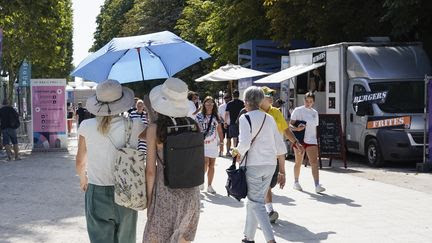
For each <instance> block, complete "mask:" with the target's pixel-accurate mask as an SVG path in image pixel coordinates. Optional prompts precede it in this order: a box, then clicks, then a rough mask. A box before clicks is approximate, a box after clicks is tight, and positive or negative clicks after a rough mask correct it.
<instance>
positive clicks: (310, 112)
mask: <svg viewBox="0 0 432 243" xmlns="http://www.w3.org/2000/svg"><path fill="white" fill-rule="evenodd" d="M291 120H292V121H305V122H306V128H305V136H304V140H303V141H304V142H305V143H307V144H318V141H317V134H316V127H317V126H318V125H319V123H318V122H319V120H318V112H317V111H316V110H315V109H314V108H310V109H309V108H306V107H305V106H304V105H303V106H299V107H296V108H295V109H294V110H293V112H292V114H291Z"/></svg>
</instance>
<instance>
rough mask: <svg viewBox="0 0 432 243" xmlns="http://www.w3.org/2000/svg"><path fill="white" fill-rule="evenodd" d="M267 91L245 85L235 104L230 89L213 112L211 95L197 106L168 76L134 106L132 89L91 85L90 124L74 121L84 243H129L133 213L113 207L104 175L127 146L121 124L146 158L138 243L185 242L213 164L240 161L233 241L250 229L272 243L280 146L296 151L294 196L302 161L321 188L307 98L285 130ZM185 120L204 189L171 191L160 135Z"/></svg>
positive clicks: (282, 180)
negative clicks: (191, 128) (240, 221)
mask: <svg viewBox="0 0 432 243" xmlns="http://www.w3.org/2000/svg"><path fill="white" fill-rule="evenodd" d="M275 93H276V91H275V90H272V89H270V88H268V87H256V86H251V87H249V88H247V89H246V91H245V92H244V95H243V97H244V100H240V98H239V97H240V93H239V91H236V90H235V91H233V92H232V93H226V94H225V95H224V96H223V102H222V103H221V104H219V106H218V105H217V103H218V102H217V100H216V99H214V98H213V97H211V96H207V97H205V98H204V99H203V100H202V102H201V100H200V97H199V95H198V94H197V93H196V92H193V91H189V90H188V87H187V85H186V83H184V82H183V81H181V80H180V79H177V78H169V79H167V80H166V81H165V82H164V84H162V85H159V86H157V87H155V88H153V89H152V91H151V92H150V95H149V96H148V97H146V98H143V99H144V101H143V100H141V99H137V98H135V100H134V93H133V91H132V90H130V89H128V88H126V87H122V86H121V85H120V83H119V82H117V81H115V80H106V81H104V82H102V83H100V84H99V85H98V86H97V87H96V94H95V95H94V96H92V97H90V98H89V99H88V100H87V104H86V110H87V111H88V112H90V113H91V114H92V115H93V116H94V118H91V119H86V120H83V121H81V122H80V125H79V128H78V153H77V156H76V169H77V173H78V175H79V178H80V187H81V189H82V190H83V191H84V192H85V213H86V219H87V230H88V234H89V237H90V240H91V242H92V243H95V242H104V243H105V242H106V243H108V242H135V240H136V239H135V235H136V221H137V213H136V211H135V210H133V209H130V208H127V207H123V206H120V205H118V204H116V203H115V200H114V194H115V187H114V178H113V173H112V171H113V169H114V168H113V167H114V166H115V161H116V153H117V151H118V149H117V148H119V147H122V146H124V144H125V143H126V142H127V141H126V139H125V137H127V136H126V130H125V127H126V126H127V124H128V123H127V122H128V119H131V120H132V121H133V122H132V128H131V136H130V139H131V140H130V141H131V146H132V147H134V148H136V149H137V150H138V151H141V152H143V153H144V154H145V155H146V156H145V183H146V193H145V194H146V195H144V196H145V197H146V200H147V221H146V226H145V229H144V235H143V242H176V243H177V242H191V241H193V240H194V237H195V234H196V231H197V227H198V221H199V214H200V202H199V201H200V191H202V190H204V189H205V186H206V190H207V192H208V193H210V194H216V190H215V189H214V187H213V185H212V183H213V179H214V176H215V163H216V158H217V157H219V156H226V157H229V158H231V157H234V158H235V159H236V161H238V162H240V161H245V162H244V163H243V162H242V163H243V164H241V166H246V182H247V187H248V192H247V206H246V210H247V214H246V219H245V227H244V232H243V233H244V238H243V239H242V242H254V237H255V232H256V230H257V227H258V225H260V228H261V230H262V231H263V233H264V237H265V239H266V242H275V237H274V234H273V230H272V227H271V223H274V222H275V221H276V220H277V219H278V213H277V212H276V210H275V209H274V208H273V205H272V188H274V187H275V186H276V185H279V187H280V188H281V189H283V188H284V186H285V184H286V171H285V155H286V153H287V146H286V143H285V140H289V142H290V144H291V146H292V147H293V149H294V151H295V167H294V181H293V187H294V189H297V190H302V188H301V186H300V183H299V175H300V167H301V164H302V162H303V158H304V156H305V154H306V155H307V157H308V159H309V163H310V164H311V167H312V174H313V178H314V185H315V190H316V192H317V193H320V192H323V191H324V190H325V189H324V187H323V186H322V185H321V184H320V182H319V174H318V165H317V157H318V146H317V140H316V127H317V126H318V113H317V112H316V111H315V110H314V109H313V104H314V98H315V97H314V95H313V93H307V94H306V95H305V100H304V106H301V107H297V108H296V109H294V110H293V112H292V114H291V120H290V121H289V122H287V120H286V119H285V117H284V116H283V114H282V112H281V110H280V109H279V108H277V107H275V106H273V104H280V103H281V102H274V100H273V98H274V95H275ZM146 99H147V100H148V102H146ZM80 106H81V107H82V104H81V105H80ZM78 117H81V115H79V114H78ZM126 117H128V118H126ZM191 118H192V119H191ZM191 120H192V121H193V122H192V123H193V124H192V125H196V126H197V127H198V128H199V131H200V132H201V133H202V140H203V147H204V154H203V155H204V156H203V158H202V163H203V164H204V167H203V168H204V171H203V172H202V173H203V174H205V175H206V176H205V183H203V184H201V185H197V186H194V187H191V188H172V187H170V186H169V185H168V184H167V178H165V177H166V176H167V175H166V171H165V170H164V168H165V166H166V163H167V161H165V160H164V156H165V153H164V151H165V150H164V146H166V144H165V142H166V140H167V136H168V132H167V130H168V131H169V128H170V127H172V126H173V124H172V122H174V123H179V124H186V125H191V124H190V123H191V122H190V121H191ZM174 125H175V124H174ZM199 139H201V138H199ZM224 145H225V146H224ZM197 176H199V175H197Z"/></svg>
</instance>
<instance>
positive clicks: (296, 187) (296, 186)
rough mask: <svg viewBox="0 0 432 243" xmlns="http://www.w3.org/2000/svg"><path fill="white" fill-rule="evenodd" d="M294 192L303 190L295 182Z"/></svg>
mask: <svg viewBox="0 0 432 243" xmlns="http://www.w3.org/2000/svg"><path fill="white" fill-rule="evenodd" d="M293 188H294V190H297V191H303V188H302V187H301V186H300V183H298V182H295V183H294V186H293Z"/></svg>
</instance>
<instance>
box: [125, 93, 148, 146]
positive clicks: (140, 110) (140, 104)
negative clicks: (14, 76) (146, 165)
mask: <svg viewBox="0 0 432 243" xmlns="http://www.w3.org/2000/svg"><path fill="white" fill-rule="evenodd" d="M129 117H130V118H132V119H140V120H141V121H142V123H143V124H144V126H146V127H147V125H148V116H147V112H146V111H145V106H144V101H143V100H141V99H138V100H137V101H136V102H135V110H132V111H131V112H130V114H129ZM138 151H142V152H144V154H147V143H146V141H145V140H144V139H139V140H138Z"/></svg>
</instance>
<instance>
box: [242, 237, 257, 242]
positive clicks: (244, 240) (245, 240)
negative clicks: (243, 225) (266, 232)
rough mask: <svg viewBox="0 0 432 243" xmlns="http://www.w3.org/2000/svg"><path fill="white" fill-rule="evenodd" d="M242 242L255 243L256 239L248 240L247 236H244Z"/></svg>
mask: <svg viewBox="0 0 432 243" xmlns="http://www.w3.org/2000/svg"><path fill="white" fill-rule="evenodd" d="M242 243H255V241H254V240H247V239H246V238H244V239H243V240H242Z"/></svg>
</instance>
